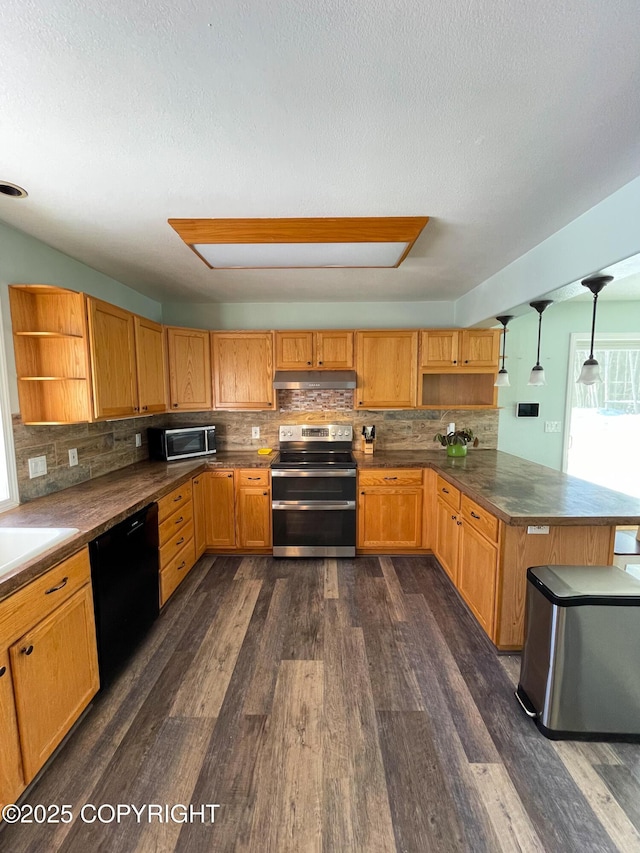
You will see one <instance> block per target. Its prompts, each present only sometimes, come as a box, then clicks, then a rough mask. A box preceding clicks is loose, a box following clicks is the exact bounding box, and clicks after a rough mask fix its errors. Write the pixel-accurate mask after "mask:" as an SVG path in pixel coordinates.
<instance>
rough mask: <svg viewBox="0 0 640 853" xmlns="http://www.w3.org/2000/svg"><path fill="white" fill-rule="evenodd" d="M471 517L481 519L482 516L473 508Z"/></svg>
mask: <svg viewBox="0 0 640 853" xmlns="http://www.w3.org/2000/svg"><path fill="white" fill-rule="evenodd" d="M471 518H477V519H478V521H480V516H479V515H476V513H475V512H474V511H473V510H471Z"/></svg>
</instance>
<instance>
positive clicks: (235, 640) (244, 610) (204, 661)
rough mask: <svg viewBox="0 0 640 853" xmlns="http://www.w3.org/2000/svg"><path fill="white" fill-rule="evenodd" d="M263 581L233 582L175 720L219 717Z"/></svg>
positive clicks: (193, 665) (186, 679)
mask: <svg viewBox="0 0 640 853" xmlns="http://www.w3.org/2000/svg"><path fill="white" fill-rule="evenodd" d="M261 587H262V581H252V580H249V581H244V580H239V581H234V582H233V586H232V587H231V588H230V590H229V592H228V594H227V595H226V596H225V599H224V601H223V603H222V604H221V606H220V610H219V611H218V613H217V615H216V616H215V618H214V620H213V622H212V623H211V626H210V628H209V630H208V631H207V634H206V636H205V638H204V640H203V641H202V643H201V644H200V648H199V649H198V652H197V654H196V656H195V658H194V659H193V661H192V663H191V665H190V667H189V669H188V671H187V672H186V673H185V675H184V677H183V679H182V684H181V686H180V690H179V691H178V694H177V696H176V698H175V701H174V703H173V707H172V708H171V712H170V713H171V716H173V717H217V716H218V715H219V713H220V706H221V705H222V702H223V700H224V697H225V693H226V692H227V687H228V686H229V681H230V680H231V675H232V673H233V669H234V667H235V665H236V660H237V658H238V654H239V653H240V648H241V646H242V643H243V641H244V637H245V634H246V632H247V628H248V627H249V621H250V620H251V616H252V614H253V609H254V607H255V604H256V601H257V600H258V595H259V593H260V589H261Z"/></svg>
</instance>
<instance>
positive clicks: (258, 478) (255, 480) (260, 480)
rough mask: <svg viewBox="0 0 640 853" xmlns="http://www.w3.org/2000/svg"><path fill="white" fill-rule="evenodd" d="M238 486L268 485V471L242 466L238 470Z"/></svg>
mask: <svg viewBox="0 0 640 853" xmlns="http://www.w3.org/2000/svg"><path fill="white" fill-rule="evenodd" d="M237 482H238V485H239V486H268V485H269V471H261V470H260V468H244V469H241V470H240V471H238V480H237Z"/></svg>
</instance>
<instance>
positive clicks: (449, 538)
mask: <svg viewBox="0 0 640 853" xmlns="http://www.w3.org/2000/svg"><path fill="white" fill-rule="evenodd" d="M459 531H460V518H459V512H458V511H457V510H455V509H453V508H452V507H451V506H450V505H449V504H448V503H445V501H443V500H442V499H441V498H438V499H437V500H436V547H435V553H436V557H437V558H438V562H439V563H440V565H441V566H442V568H443V569H444V570H445V572H446V573H447V574H448V575H449V577H450V578H451V580H452V581H453V582H454V584H457V582H458V540H459Z"/></svg>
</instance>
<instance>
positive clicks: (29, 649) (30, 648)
mask: <svg viewBox="0 0 640 853" xmlns="http://www.w3.org/2000/svg"><path fill="white" fill-rule="evenodd" d="M20 651H21V652H22V654H23V655H27V656H28V655H30V654H31V652H32V651H33V646H31V645H29V646H25V647H24V648H23V649H20Z"/></svg>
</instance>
